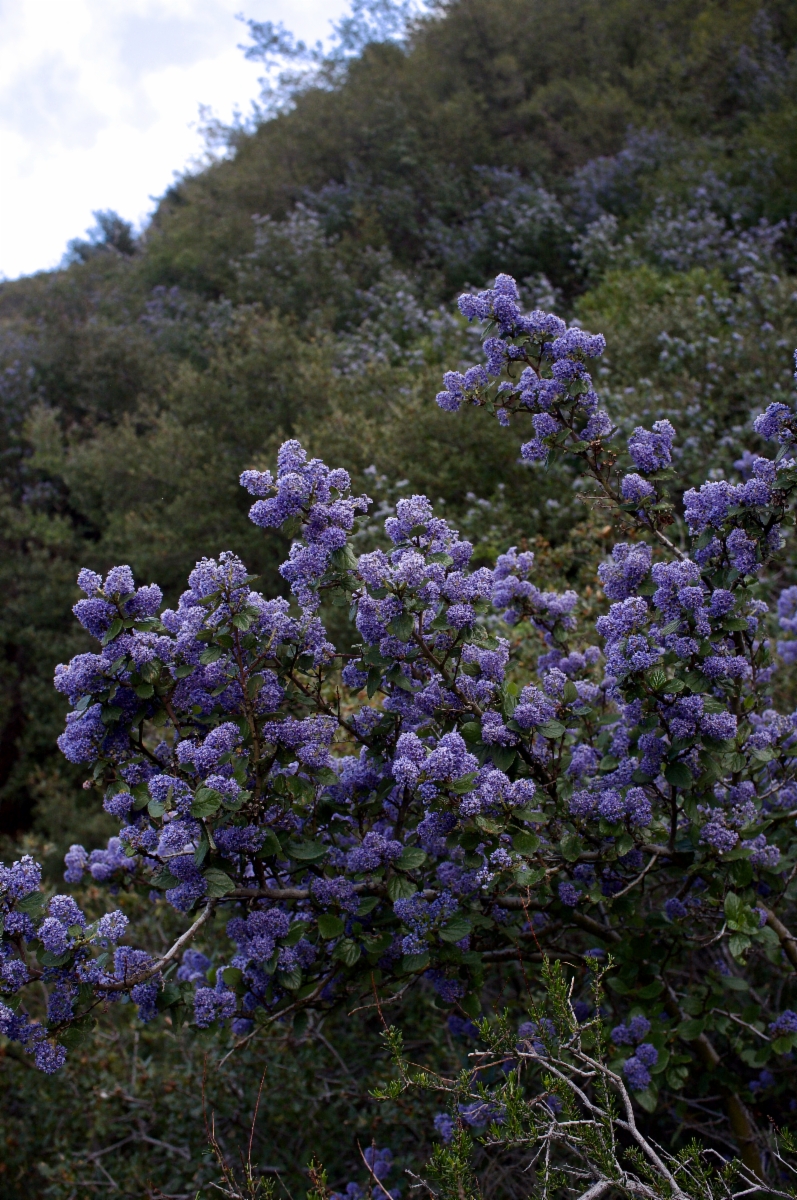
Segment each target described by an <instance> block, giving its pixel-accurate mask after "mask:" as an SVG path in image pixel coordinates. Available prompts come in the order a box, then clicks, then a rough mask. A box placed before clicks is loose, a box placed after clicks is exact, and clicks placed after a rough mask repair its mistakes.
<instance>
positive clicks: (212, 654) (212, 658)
mask: <svg viewBox="0 0 797 1200" xmlns="http://www.w3.org/2000/svg"><path fill="white" fill-rule="evenodd" d="M222 653H223V651H222V648H221V646H208V648H207V650H203V651H202V653H201V654H200V656H199V661H200V662H201V663H202V665H203V666H204V667H207V666H209V665H210V663H214V662H216V660H217V659H219V658H221V656H222Z"/></svg>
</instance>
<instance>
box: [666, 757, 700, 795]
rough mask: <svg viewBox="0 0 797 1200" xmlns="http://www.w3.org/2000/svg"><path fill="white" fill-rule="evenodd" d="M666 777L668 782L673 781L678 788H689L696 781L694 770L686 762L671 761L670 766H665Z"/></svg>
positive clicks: (673, 784)
mask: <svg viewBox="0 0 797 1200" xmlns="http://www.w3.org/2000/svg"><path fill="white" fill-rule="evenodd" d="M664 778H665V779H666V780H667V782H668V783H671V784H672V786H673V787H677V788H684V789H688V788H691V787H692V785H693V783H694V779H693V778H692V772H691V771H690V770H689V768H688V767H687V766H686V764H685V763H679V762H676V763H670V764H669V766H667V767H665V768H664Z"/></svg>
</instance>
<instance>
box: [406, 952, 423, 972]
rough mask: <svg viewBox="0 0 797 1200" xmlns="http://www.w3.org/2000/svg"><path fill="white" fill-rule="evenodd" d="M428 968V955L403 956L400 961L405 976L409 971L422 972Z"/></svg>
mask: <svg viewBox="0 0 797 1200" xmlns="http://www.w3.org/2000/svg"><path fill="white" fill-rule="evenodd" d="M428 966H429V955H428V954H426V953H424V954H405V955H404V957H403V958H402V960H401V969H402V971H404V972H405V974H409V973H410V972H411V971H423V970H425V969H426V967H428Z"/></svg>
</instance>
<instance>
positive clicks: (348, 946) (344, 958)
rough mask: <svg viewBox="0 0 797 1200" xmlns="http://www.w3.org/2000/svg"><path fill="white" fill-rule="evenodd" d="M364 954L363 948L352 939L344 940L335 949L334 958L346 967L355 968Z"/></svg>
mask: <svg viewBox="0 0 797 1200" xmlns="http://www.w3.org/2000/svg"><path fill="white" fill-rule="evenodd" d="M361 954H362V946H360V945H359V944H358V943H357V942H355V941H353V940H352V938H342V939H341V940H340V941H339V942H338V944H337V946H336V947H335V949H334V952H333V954H332V957H333V958H336V959H338V960H339V961H340V962H342V963H343V965H344V966H346V967H353V966H354V964H355V963H356V962H357V959H358V958H359V957H360V955H361Z"/></svg>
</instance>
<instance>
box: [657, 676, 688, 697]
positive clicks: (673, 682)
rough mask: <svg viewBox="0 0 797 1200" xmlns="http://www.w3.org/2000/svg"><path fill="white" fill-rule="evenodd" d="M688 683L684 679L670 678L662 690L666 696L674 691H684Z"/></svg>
mask: <svg viewBox="0 0 797 1200" xmlns="http://www.w3.org/2000/svg"><path fill="white" fill-rule="evenodd" d="M685 687H686V684H685V683H684V681H683V679H668V680H667V682H666V683H665V685H664V687H663V688H662V691H663V692H664V694H665V695H666V696H669V695H672V694H673V693H674V692H682V691H683V690H684V688H685Z"/></svg>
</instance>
